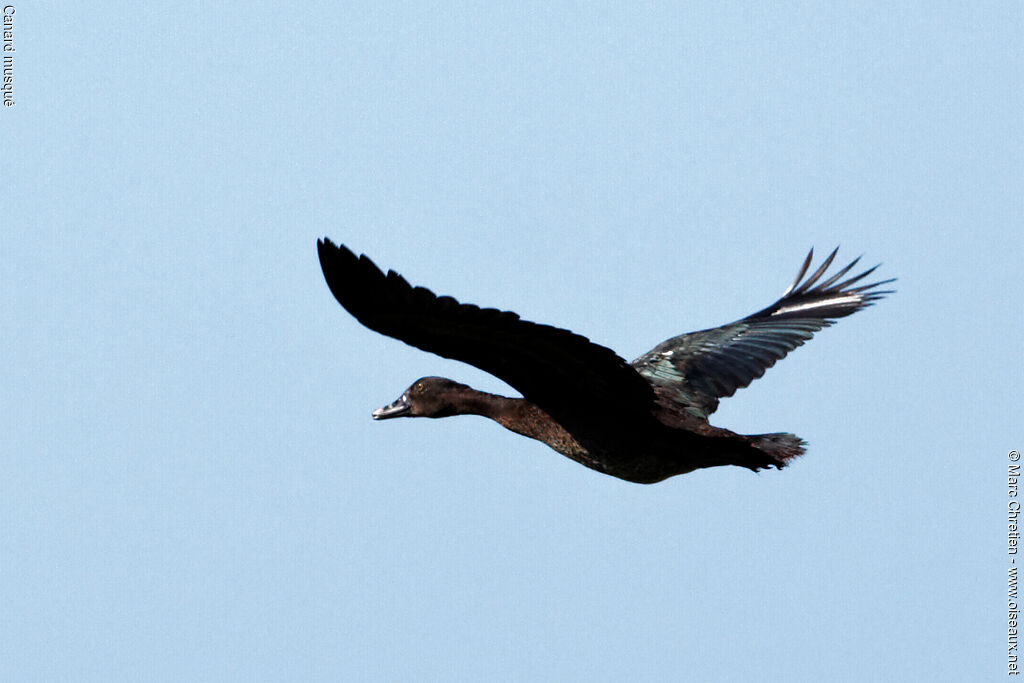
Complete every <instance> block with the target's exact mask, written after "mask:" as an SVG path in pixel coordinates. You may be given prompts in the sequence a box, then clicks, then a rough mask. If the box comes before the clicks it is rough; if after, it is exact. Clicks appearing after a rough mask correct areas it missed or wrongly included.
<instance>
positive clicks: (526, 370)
mask: <svg viewBox="0 0 1024 683" xmlns="http://www.w3.org/2000/svg"><path fill="white" fill-rule="evenodd" d="M317 248H318V251H319V254H320V266H321V267H322V268H323V272H324V277H325V278H326V279H327V284H328V286H329V287H330V288H331V293H332V294H334V297H335V298H336V299H337V300H338V302H339V303H340V304H341V305H342V306H343V307H344V308H345V310H347V311H348V312H349V313H351V314H352V315H353V316H355V318H356V320H358V321H359V322H361V323H362V324H363V325H365V326H366V327H369V328H370V329H371V330H374V331H376V332H380V333H381V334H385V335H387V336H389V337H394V338H395V339H398V340H401V341H403V342H405V343H406V344H409V345H411V346H415V347H416V348H418V349H422V350H424V351H429V352H431V353H435V354H437V355H439V356H443V357H444V358H451V359H454V360H459V361H462V362H464V363H469V364H470V365H474V366H476V367H478V368H480V369H481V370H484V371H486V372H489V373H491V374H492V375H494V376H495V377H498V378H499V379H501V380H503V381H504V382H506V383H508V384H509V385H510V386H512V387H514V388H515V389H516V390H518V391H519V392H521V393H522V395H523V396H524V397H525V398H526V399H528V400H530V401H532V402H533V403H535V404H536V405H538V406H539V407H540V408H541V409H542V410H544V411H545V412H547V413H548V414H549V415H551V417H552V418H554V419H555V420H556V421H558V422H560V423H561V424H562V425H563V426H565V427H566V428H567V429H570V431H572V428H573V426H579V425H583V426H586V425H601V424H602V422H604V423H605V424H608V425H609V428H611V424H613V423H614V424H617V425H619V428H621V427H622V426H625V424H628V423H629V421H630V420H633V421H635V422H637V423H646V421H652V420H653V418H652V417H651V410H652V408H653V407H654V393H653V390H652V389H651V387H650V385H649V384H648V383H647V382H646V381H645V380H644V379H643V378H642V377H641V376H640V375H639V374H637V372H636V370H634V369H633V368H632V367H631V366H630V365H629V364H628V363H627V362H626V361H625V360H624V359H623V358H620V357H619V356H618V355H616V354H615V352H614V351H612V350H611V349H608V348H605V347H603V346H599V345H597V344H594V343H593V342H591V341H590V340H588V339H587V338H586V337H582V336H580V335H578V334H574V333H572V332H570V331H568V330H563V329H559V328H557V327H551V326H549V325H540V324H537V323H532V322H528V321H526V320H521V319H520V318H519V316H518V315H516V314H515V313H511V312H508V311H498V310H496V309H493V308H480V307H478V306H474V305H472V304H463V303H459V302H458V301H456V300H455V299H453V298H452V297H450V296H440V297H439V296H436V295H435V294H434V293H433V292H431V291H430V290H428V289H424V288H423V287H413V286H411V285H410V284H409V283H408V282H406V280H405V278H403V277H402V276H401V275H399V274H398V273H396V272H394V271H388V273H387V275H385V274H384V273H383V272H381V270H380V269H379V268H377V266H376V265H374V263H373V261H371V260H370V259H369V258H367V257H366V256H365V255H364V256H359V257H357V256H356V255H355V254H353V253H352V252H351V251H349V250H348V249H347V248H346V247H345V246H344V245H338V246H336V245H334V244H333V243H332V242H331V241H330V240H329V239H326V238H324V239H323V240H320V241H319V242H318V244H317ZM609 420H611V422H608V421H609Z"/></svg>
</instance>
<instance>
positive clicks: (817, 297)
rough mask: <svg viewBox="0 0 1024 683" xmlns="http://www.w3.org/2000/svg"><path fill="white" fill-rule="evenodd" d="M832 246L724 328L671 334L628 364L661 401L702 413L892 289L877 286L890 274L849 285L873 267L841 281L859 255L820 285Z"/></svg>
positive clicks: (808, 256) (864, 276)
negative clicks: (765, 302) (768, 299)
mask: <svg viewBox="0 0 1024 683" xmlns="http://www.w3.org/2000/svg"><path fill="white" fill-rule="evenodd" d="M837 251H838V248H837V249H836V250H835V251H833V252H832V253H831V254H830V255H829V257H828V258H827V259H825V261H824V263H822V264H821V266H819V267H818V269H817V270H815V271H814V273H813V274H812V275H811V276H810V277H808V278H807V279H804V275H805V274H806V273H807V269H808V268H809V267H810V265H811V261H812V260H813V258H814V249H811V252H810V253H809V254H808V255H807V258H806V259H805V260H804V264H803V267H802V268H801V269H800V273H799V274H798V275H797V277H796V280H794V281H793V284H792V285H790V286H789V289H787V290H786V291H785V292H783V294H782V298H780V299H779V300H778V301H776V302H775V303H773V304H772V305H771V306H768V307H767V308H765V309H763V310H760V311H758V312H757V313H754V314H753V315H749V316H747V317H746V318H743V319H742V320H737V321H736V322H734V323H730V324H728V325H723V326H721V327H715V328H712V329H709V330H701V331H699V332H691V333H689V334H683V335H680V336H678V337H673V338H672V339H669V340H667V341H664V342H662V343H661V344H659V345H658V346H656V347H654V348H653V349H651V350H650V351H648V352H647V353H645V354H644V355H642V356H640V357H639V358H637V359H636V360H635V361H633V363H632V365H633V367H634V368H636V370H637V372H639V373H640V374H641V375H642V376H643V377H645V378H646V379H647V380H648V381H649V382H651V384H652V385H653V386H654V387H655V388H656V390H657V393H658V397H659V401H661V400H662V399H663V398H666V397H667V400H668V401H670V402H674V403H675V404H676V405H677V406H679V407H682V408H684V409H685V410H686V411H687V412H689V413H691V414H694V415H696V416H698V417H702V418H707V416H708V415H710V414H711V413H713V412H715V410H716V409H717V408H718V399H720V398H725V397H727V396H732V395H733V394H734V393H736V390H737V389H742V388H743V387H745V386H747V385H749V384H750V383H751V382H753V381H754V380H755V379H757V378H758V377H761V376H762V375H763V374H764V371H765V370H767V369H768V368H770V367H771V366H773V365H775V363H776V361H779V360H781V359H782V358H785V357H786V355H787V354H788V353H789V352H790V351H792V350H793V349H795V348H796V347H798V346H801V345H802V344H803V343H804V342H806V341H807V340H808V339H810V338H811V337H812V336H814V333H815V332H817V331H818V330H820V329H822V328H823V327H828V326H829V325H831V324H832V323H833V322H835V320H836V319H837V318H842V317H845V316H848V315H850V314H852V313H856V312H857V311H859V310H861V309H862V308H866V307H867V306H870V305H872V304H873V303H874V302H875V301H877V300H878V299H880V298H882V297H883V296H885V295H886V294H890V293H892V290H878V289H876V287H878V286H879V285H884V284H887V283H889V282H893V281H894V280H895V278H892V279H889V280H882V281H879V282H874V283H871V284H867V285H859V286H856V287H854V286H853V285H854V284H856V283H858V282H860V281H861V280H863V279H864V278H866V277H867V276H868V275H870V274H871V273H872V272H874V270H875V268H878V266H875V267H874V268H871V269H869V270H866V271H864V272H863V273H861V274H860V275H856V276H854V277H851V278H849V279H848V280H844V281H842V282H840V281H839V280H840V279H841V278H842V277H843V276H844V275H846V274H847V273H848V272H849V271H850V270H851V269H852V268H853V267H854V266H855V265H856V264H857V262H858V261H859V260H860V258H857V259H856V260H854V261H853V263H851V264H849V265H848V266H846V267H845V268H842V269H841V270H840V271H839V272H837V273H835V274H834V275H832V276H831V277H829V278H828V279H827V280H824V281H823V282H819V280H821V278H822V277H823V276H824V275H825V272H826V271H827V270H828V267H829V266H830V265H831V264H832V261H833V259H835V256H836V252H837Z"/></svg>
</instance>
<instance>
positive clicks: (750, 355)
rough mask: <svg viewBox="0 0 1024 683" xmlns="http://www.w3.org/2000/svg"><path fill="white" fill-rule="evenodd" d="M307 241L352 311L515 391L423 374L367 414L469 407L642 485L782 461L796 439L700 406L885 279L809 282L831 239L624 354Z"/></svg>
mask: <svg viewBox="0 0 1024 683" xmlns="http://www.w3.org/2000/svg"><path fill="white" fill-rule="evenodd" d="M317 249H318V251H319V256H320V266H321V268H322V269H323V273H324V277H325V278H326V280H327V285H328V286H329V287H330V289H331V293H332V294H333V295H334V297H335V298H336V299H337V300H338V303H340V304H341V305H342V307H344V309H345V310H346V311H348V312H349V313H351V314H352V315H353V316H354V317H355V318H356V320H358V321H359V322H360V323H362V324H363V325H365V326H366V327H368V328H370V329H371V330H374V331H375V332H380V333H381V334H385V335H387V336H389V337H394V338H395V339H398V340H400V341H403V342H405V343H406V344H409V345H411V346H415V347H416V348H418V349H422V350H424V351H429V352H431V353H435V354H437V355H439V356H442V357H444V358H451V359H454V360H459V361H462V362H464V363H469V364H470V365H474V366H476V367H478V368H480V369H481V370H484V371H485V372H489V373H491V374H492V375H494V376H495V377H497V378H499V379H501V380H502V381H504V382H505V383H507V384H508V385H509V386H511V387H513V388H515V389H516V390H517V391H519V392H520V393H521V394H522V395H523V397H522V398H508V397H505V396H498V395H495V394H489V393H486V392H483V391H477V390H476V389H473V388H471V387H469V386H466V385H465V384H461V383H459V382H455V381H453V380H450V379H447V378H444V377H422V378H420V379H418V380H416V381H415V382H413V383H412V385H410V386H409V388H408V389H406V390H405V391H404V392H402V395H401V396H399V397H398V399H397V400H395V401H394V402H393V403H391V404H389V405H386V406H384V407H383V408H379V409H377V410H375V411H373V418H374V419H375V420H385V419H391V418H396V417H435V418H436V417H449V416H452V415H482V416H484V417H488V418H490V419H492V420H494V421H495V422H497V423H498V424H500V425H502V426H503V427H505V428H507V429H510V430H512V431H514V432H517V433H519V434H522V435H523V436H528V437H530V438H532V439H537V440H538V441H542V442H544V443H546V444H547V445H548V446H550V447H551V448H553V449H554V450H555V451H557V452H559V453H561V454H562V455H565V456H567V457H569V458H572V459H573V460H575V461H577V462H579V463H581V464H583V465H586V466H587V467H590V468H592V469H595V470H597V471H599V472H603V473H605V474H608V475H611V476H613V477H618V478H620V479H625V480H627V481H631V482H636V483H641V484H651V483H655V482H659V481H662V480H664V479H667V478H668V477H672V476H675V475H677V474H685V473H687V472H692V471H693V470H696V469H700V468H703V467H718V466H721V465H737V466H739V467H746V468H748V469H750V470H753V471H757V470H759V469H763V468H769V467H775V468H777V469H782V468H783V467H785V466H786V465H788V464H789V462H790V461H791V460H792V459H793V458H795V457H797V456H799V455H801V454H803V452H804V445H805V443H804V441H803V440H802V439H800V438H799V437H797V436H795V435H793V434H787V433H774V434H754V435H743V434H736V433H734V432H731V431H729V430H727V429H722V428H720V427H714V426H712V425H711V424H710V423H709V422H708V416H709V415H711V414H712V413H713V412H714V411H715V409H716V408H717V407H718V401H719V399H721V398H725V397H728V396H732V395H733V394H734V393H735V392H736V390H737V389H741V388H743V387H745V386H747V385H749V384H750V383H751V382H752V381H754V380H755V379H757V378H758V377H761V376H762V375H763V374H764V371H765V370H766V369H767V368H770V367H771V366H773V365H774V364H775V362H776V361H778V360H780V359H782V358H784V357H785V356H786V354H788V353H789V352H790V351H792V350H793V349H795V348H796V347H798V346H800V345H802V344H803V343H804V342H805V341H807V340H808V339H810V338H811V337H812V336H813V335H814V333H815V332H817V331H818V330H820V329H822V328H823V327H828V326H829V325H831V324H832V323H833V322H834V321H835V320H836V319H837V318H842V317H845V316H848V315H850V314H852V313H855V312H857V311H859V310H860V309H862V308H866V307H867V306H870V305H872V304H873V303H874V302H875V301H877V300H879V299H880V298H882V297H883V296H884V295H886V294H891V293H892V290H879V289H877V288H878V287H879V286H880V285H884V284H887V283H889V282H893V281H894V279H895V278H893V279H889V280H882V281H878V282H874V283H871V284H866V285H864V284H861V285H857V286H853V285H855V284H856V283H859V282H860V281H862V280H863V279H864V278H866V277H867V276H868V275H870V274H871V273H872V272H874V270H875V268H878V266H875V267H874V268H871V269H869V270H867V271H864V272H862V273H860V274H859V275H855V276H853V277H850V278H849V279H846V280H843V281H842V282H840V279H841V278H842V277H843V276H844V275H846V274H847V273H848V272H849V271H850V270H851V269H852V268H853V267H854V266H855V265H856V264H857V262H858V261H859V260H860V259H859V258H858V259H857V260H855V261H853V262H852V263H850V264H849V265H847V266H846V267H845V268H842V269H840V270H839V271H838V272H836V273H835V274H834V275H831V276H830V277H829V278H828V279H826V280H824V281H821V280H822V277H824V275H825V273H826V271H827V270H828V268H829V266H830V265H831V264H832V261H833V259H835V256H836V252H837V251H838V248H837V249H836V250H835V251H833V252H832V253H831V254H830V255H829V256H828V258H826V259H825V261H824V262H823V263H822V264H821V265H820V266H819V267H818V268H817V269H816V270H815V271H814V272H813V273H812V274H811V275H810V276H809V277H807V278H806V279H804V275H806V273H807V271H808V269H809V267H810V265H811V262H812V260H813V257H814V250H813V249H811V252H810V253H809V254H808V255H807V258H806V259H805V260H804V263H803V266H802V267H801V268H800V272H799V274H798V275H797V277H796V279H795V280H794V281H793V284H791V285H790V286H789V288H788V289H787V290H786V291H785V292H784V293H783V294H782V297H781V298H780V299H779V300H778V301H776V302H775V303H773V304H772V305H771V306H768V307H767V308H765V309H763V310H760V311H758V312H757V313H754V314H752V315H749V316H747V317H746V318H743V319H742V320H738V321H736V322H734V323H730V324H728V325H723V326H721V327H715V328H712V329H708V330H701V331H699V332H691V333H689V334H683V335H680V336H678V337H673V338H672V339H669V340H667V341H664V342H662V343H661V344H658V345H657V346H655V347H654V348H653V349H651V350H650V351H648V352H647V353H645V354H644V355H642V356H640V357H639V358H637V359H636V360H634V361H633V362H632V363H627V362H626V361H625V360H623V359H622V358H621V357H619V356H618V355H617V354H616V353H615V352H614V351H612V350H611V349H608V348H605V347H604V346H600V345H598V344H595V343H593V342H592V341H590V340H589V339H587V338H586V337H583V336H580V335H578V334H575V333H573V332H570V331H568V330H564V329H560V328H558V327H552V326H550V325H541V324H538V323H533V322H529V321H526V320H522V319H521V318H520V317H519V316H518V315H516V314H515V313H512V312H509V311H499V310H497V309H494V308H480V307H479V306H474V305H472V304H464V303H459V302H458V301H456V300H455V299H453V298H452V297H450V296H437V295H435V294H434V293H433V292H431V291H430V290H429V289H425V288H423V287H413V286H412V285H410V284H409V283H408V282H407V281H406V280H405V278H403V277H402V276H401V275H399V274H398V273H396V272H394V271H393V270H389V271H388V273H387V274H386V275H385V274H384V273H383V272H382V271H381V270H380V269H379V268H378V267H377V266H376V265H375V264H374V263H373V261H371V260H370V259H369V258H368V257H367V256H365V255H363V256H356V255H355V254H354V253H353V252H352V251H350V250H349V249H347V248H346V247H345V246H344V245H335V244H334V243H333V242H331V241H330V240H329V239H327V238H324V239H322V240H319V241H318V243H317Z"/></svg>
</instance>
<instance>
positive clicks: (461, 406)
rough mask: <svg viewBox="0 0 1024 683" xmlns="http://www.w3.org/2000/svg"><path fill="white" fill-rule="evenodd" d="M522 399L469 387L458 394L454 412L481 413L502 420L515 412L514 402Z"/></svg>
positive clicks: (458, 413) (459, 413) (464, 413)
mask: <svg viewBox="0 0 1024 683" xmlns="http://www.w3.org/2000/svg"><path fill="white" fill-rule="evenodd" d="M522 400H523V399H521V398H508V397H506V396H499V395H497V394H488V393H487V392H485V391H477V390H476V389H471V390H470V391H468V392H465V393H464V394H462V395H461V396H459V400H458V401H457V402H456V404H455V414H456V415H482V416H483V417H489V418H491V419H492V420H495V421H497V422H502V420H504V419H507V418H508V417H509V416H511V415H512V414H514V413H515V409H516V404H517V403H519V402H521V401H522Z"/></svg>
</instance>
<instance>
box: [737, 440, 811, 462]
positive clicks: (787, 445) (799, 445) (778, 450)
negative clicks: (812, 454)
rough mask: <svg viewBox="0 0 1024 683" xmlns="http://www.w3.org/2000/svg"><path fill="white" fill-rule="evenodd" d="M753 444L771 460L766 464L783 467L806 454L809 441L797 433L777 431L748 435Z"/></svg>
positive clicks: (749, 441)
mask: <svg viewBox="0 0 1024 683" xmlns="http://www.w3.org/2000/svg"><path fill="white" fill-rule="evenodd" d="M747 439H748V443H750V445H751V446H753V447H754V448H756V449H757V450H759V451H761V452H762V453H764V454H766V455H767V456H768V457H769V459H770V462H769V463H767V464H766V465H764V466H766V467H767V466H772V465H773V466H775V468H776V469H780V470H781V469H782V468H783V467H785V466H786V465H788V464H789V461H790V460H792V459H794V458H796V457H798V456H801V455H803V454H804V446H805V445H806V443H807V442H805V441H804V440H803V439H801V438H800V437H799V436H797V435H795V434H787V433H785V432H776V433H774V434H752V435H751V436H748V437H747Z"/></svg>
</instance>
